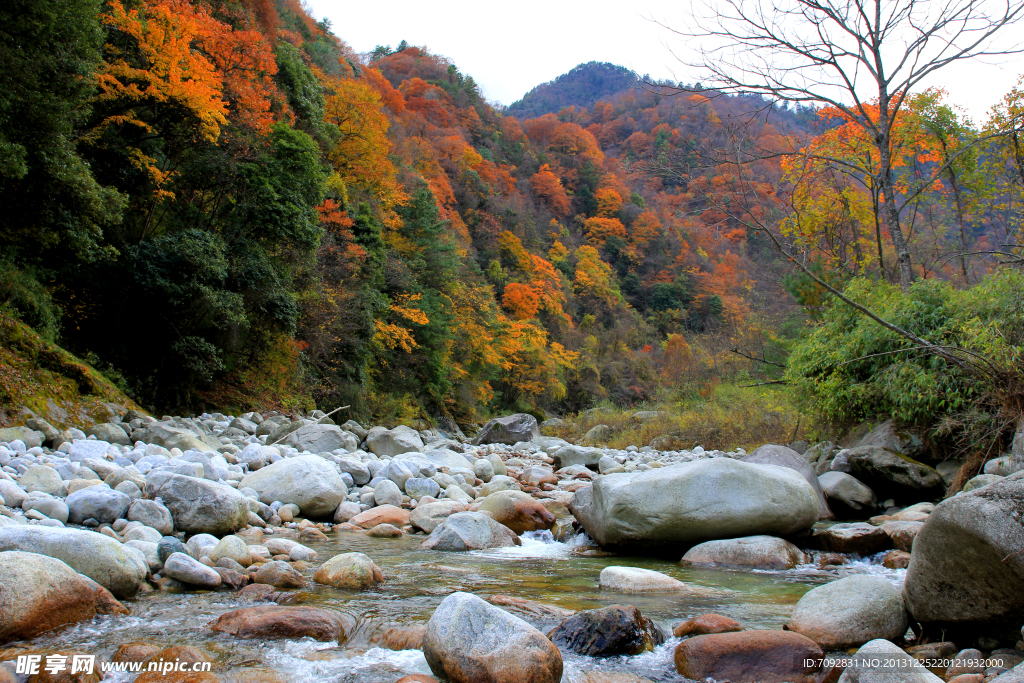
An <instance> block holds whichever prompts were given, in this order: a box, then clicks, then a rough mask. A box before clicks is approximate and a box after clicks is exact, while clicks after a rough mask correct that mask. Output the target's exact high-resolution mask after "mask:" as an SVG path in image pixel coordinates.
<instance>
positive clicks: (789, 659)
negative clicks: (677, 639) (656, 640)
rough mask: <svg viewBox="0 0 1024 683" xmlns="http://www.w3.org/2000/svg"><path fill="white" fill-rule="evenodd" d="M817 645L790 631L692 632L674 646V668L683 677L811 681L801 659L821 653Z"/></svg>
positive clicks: (741, 682)
mask: <svg viewBox="0 0 1024 683" xmlns="http://www.w3.org/2000/svg"><path fill="white" fill-rule="evenodd" d="M822 654H823V653H822V650H821V648H820V647H818V645H817V644H816V643H815V642H814V641H813V640H811V639H810V638H806V637H804V636H802V635H800V634H799V633H793V632H791V631H741V632H739V633H715V634H709V635H704V636H695V637H693V638H689V639H687V640H684V641H683V642H681V643H680V644H679V645H678V646H677V647H676V655H675V662H676V670H677V671H678V672H679V673H680V674H682V675H683V676H686V677H687V678H696V679H698V680H704V679H705V678H715V679H718V680H728V681H730V682H731V683H814V679H815V676H814V673H815V671H816V669H815V668H812V667H805V666H804V664H803V662H804V660H805V659H818V658H820V657H822Z"/></svg>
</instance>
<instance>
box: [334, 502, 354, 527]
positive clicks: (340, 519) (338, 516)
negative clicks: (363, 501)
mask: <svg viewBox="0 0 1024 683" xmlns="http://www.w3.org/2000/svg"><path fill="white" fill-rule="evenodd" d="M359 512H360V509H359V503H352V502H348V501H346V502H344V503H342V504H341V505H339V506H338V507H337V509H335V510H334V523H335V524H344V523H345V522H347V521H349V520H350V519H352V518H353V517H355V516H356V515H358V514H359Z"/></svg>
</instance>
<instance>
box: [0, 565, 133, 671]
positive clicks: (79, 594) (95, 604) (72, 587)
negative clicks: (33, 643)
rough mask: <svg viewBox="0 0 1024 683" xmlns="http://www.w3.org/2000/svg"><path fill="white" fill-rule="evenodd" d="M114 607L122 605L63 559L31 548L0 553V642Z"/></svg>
mask: <svg viewBox="0 0 1024 683" xmlns="http://www.w3.org/2000/svg"><path fill="white" fill-rule="evenodd" d="M114 612H117V613H120V614H126V613H127V612H128V610H127V609H125V608H124V606H123V605H122V604H121V603H119V602H118V601H117V600H116V599H115V598H114V596H113V595H111V594H110V591H108V590H107V589H106V588H104V587H103V586H101V585H99V584H98V583H96V582H95V581H93V580H92V579H90V578H89V577H87V576H83V575H82V574H79V573H78V572H76V571H75V570H74V569H72V568H71V567H69V566H68V565H67V564H65V563H64V562H61V561H60V560H58V559H55V558H52V557H47V556H46V555H39V554H36V553H26V552H17V551H7V552H0V643H5V642H7V641H9V640H28V639H30V638H35V637H36V636H38V635H39V634H41V633H45V632H47V631H51V630H53V629H55V628H59V627H61V626H65V625H67V624H73V623H76V622H78V621H82V620H84V619H91V618H93V617H94V616H96V615H97V614H111V613H114ZM8 680H13V679H8Z"/></svg>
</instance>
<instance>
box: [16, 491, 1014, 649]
mask: <svg viewBox="0 0 1024 683" xmlns="http://www.w3.org/2000/svg"><path fill="white" fill-rule="evenodd" d="M0 531H2V530H0ZM1022 549H1024V472H1021V473H1017V474H1012V475H1010V476H1008V477H1006V478H1005V479H1003V480H1001V481H998V482H996V483H994V484H989V485H988V486H985V487H984V488H980V489H975V490H974V491H971V492H969V493H961V494H958V495H956V496H953V497H952V498H948V499H946V500H944V501H942V502H941V503H940V504H939V505H937V506H936V507H935V510H934V511H933V512H932V513H931V515H930V516H929V517H928V521H926V522H924V526H923V527H921V530H920V532H918V534H917V537H916V538H915V539H914V543H913V550H912V552H911V555H910V566H909V568H908V569H907V577H906V582H905V584H904V588H903V595H904V597H905V598H906V603H907V609H908V611H909V612H910V614H911V615H912V616H913V618H914V619H915V620H917V621H919V622H920V623H921V624H922V626H924V627H925V629H926V631H925V632H926V633H939V632H940V630H944V631H945V632H946V633H947V634H948V635H949V639H950V640H953V641H954V642H957V643H968V642H970V643H973V642H975V641H976V639H977V638H979V637H983V636H988V637H993V638H996V639H997V640H1001V641H1008V642H1011V643H1013V642H1016V640H1017V639H1018V638H1019V637H1020V631H1019V629H1020V625H1021V614H1022V613H1024V552H1022Z"/></svg>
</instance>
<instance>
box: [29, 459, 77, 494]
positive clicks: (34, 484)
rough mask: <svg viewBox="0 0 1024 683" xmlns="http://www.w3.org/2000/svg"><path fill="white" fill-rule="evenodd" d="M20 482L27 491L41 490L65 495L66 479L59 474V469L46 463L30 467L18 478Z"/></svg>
mask: <svg viewBox="0 0 1024 683" xmlns="http://www.w3.org/2000/svg"><path fill="white" fill-rule="evenodd" d="M18 484H19V485H20V486H21V487H22V488H23V489H25V492H26V493H32V492H33V491H41V492H42V493H46V494H48V495H51V496H63V495H64V491H65V490H66V489H65V484H64V481H63V480H62V479H61V478H60V475H59V474H57V470H55V469H53V468H52V467H47V466H46V465H32V466H31V467H29V468H28V469H27V470H25V473H24V474H22V475H21V476H20V477H19V478H18Z"/></svg>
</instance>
